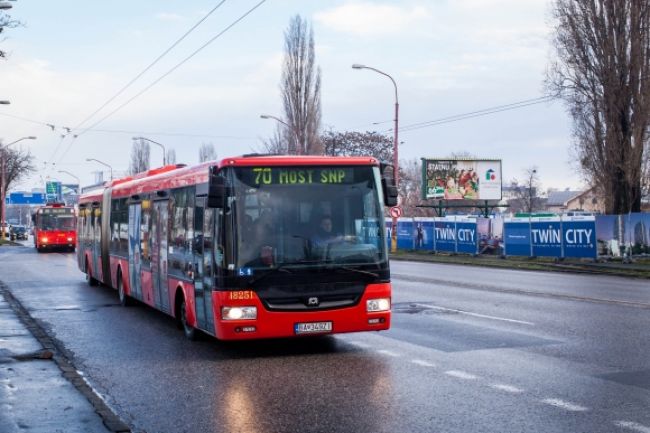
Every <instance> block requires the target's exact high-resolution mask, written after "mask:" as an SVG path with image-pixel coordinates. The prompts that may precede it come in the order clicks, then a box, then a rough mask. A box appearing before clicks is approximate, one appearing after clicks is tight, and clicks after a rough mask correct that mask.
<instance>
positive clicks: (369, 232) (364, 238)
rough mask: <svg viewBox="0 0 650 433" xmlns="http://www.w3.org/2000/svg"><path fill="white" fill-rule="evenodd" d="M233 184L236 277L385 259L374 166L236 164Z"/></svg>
mask: <svg viewBox="0 0 650 433" xmlns="http://www.w3.org/2000/svg"><path fill="white" fill-rule="evenodd" d="M233 184H234V197H233V201H232V203H231V207H232V209H231V210H232V211H233V212H234V216H235V221H236V228H237V229H236V236H235V241H236V253H235V254H236V267H237V271H238V274H239V275H254V274H257V273H259V271H261V270H263V269H279V268H283V269H286V268H293V267H300V268H319V267H322V266H336V265H345V266H351V265H378V264H381V263H384V262H386V261H387V253H386V238H385V231H384V229H383V227H384V220H383V203H382V201H381V198H380V191H381V190H380V183H379V170H378V169H377V168H376V167H371V166H330V167H322V166H319V167H311V166H310V167H303V166H299V167H237V168H235V169H234V180H233Z"/></svg>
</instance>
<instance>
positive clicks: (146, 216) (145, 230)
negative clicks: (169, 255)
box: [140, 199, 151, 267]
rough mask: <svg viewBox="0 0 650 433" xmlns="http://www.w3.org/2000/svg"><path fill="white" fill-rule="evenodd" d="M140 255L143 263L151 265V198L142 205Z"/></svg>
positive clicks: (143, 201)
mask: <svg viewBox="0 0 650 433" xmlns="http://www.w3.org/2000/svg"><path fill="white" fill-rule="evenodd" d="M140 211H141V215H140V255H141V259H142V264H143V265H144V266H146V267H148V266H149V265H150V260H151V256H150V253H149V243H150V242H149V233H150V231H149V226H150V225H151V223H150V221H149V220H150V219H151V200H148V199H144V200H142V205H141V206H140Z"/></svg>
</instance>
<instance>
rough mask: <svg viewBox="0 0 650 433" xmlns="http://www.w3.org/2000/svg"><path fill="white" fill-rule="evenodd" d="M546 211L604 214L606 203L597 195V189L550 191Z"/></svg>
mask: <svg viewBox="0 0 650 433" xmlns="http://www.w3.org/2000/svg"><path fill="white" fill-rule="evenodd" d="M546 210H547V211H549V212H553V213H558V214H562V213H566V212H569V211H582V212H592V213H603V212H604V211H605V202H604V200H603V199H602V197H599V196H598V194H596V189H595V188H589V189H587V190H585V191H572V190H565V191H549V193H548V200H547V201H546Z"/></svg>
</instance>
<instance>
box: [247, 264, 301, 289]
mask: <svg viewBox="0 0 650 433" xmlns="http://www.w3.org/2000/svg"><path fill="white" fill-rule="evenodd" d="M291 264H293V263H282V264H281V265H279V266H276V267H274V268H269V270H268V271H266V272H264V273H263V274H262V275H260V276H257V277H255V278H253V279H251V280H250V281H249V282H248V283H249V284H250V285H253V284H255V283H257V282H259V281H261V280H263V279H264V278H266V277H268V276H269V275H275V274H277V273H279V272H284V273H287V274H293V271H292V270H291V269H288V268H287V267H286V266H287V265H291Z"/></svg>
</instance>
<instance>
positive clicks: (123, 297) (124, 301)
mask: <svg viewBox="0 0 650 433" xmlns="http://www.w3.org/2000/svg"><path fill="white" fill-rule="evenodd" d="M117 293H118V295H119V296H120V305H121V306H123V307H128V306H129V305H131V302H130V300H129V297H128V296H127V294H126V293H124V283H122V272H118V273H117Z"/></svg>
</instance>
